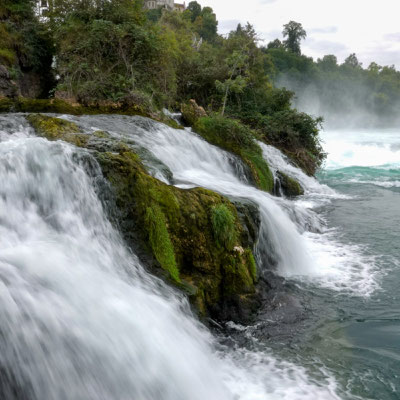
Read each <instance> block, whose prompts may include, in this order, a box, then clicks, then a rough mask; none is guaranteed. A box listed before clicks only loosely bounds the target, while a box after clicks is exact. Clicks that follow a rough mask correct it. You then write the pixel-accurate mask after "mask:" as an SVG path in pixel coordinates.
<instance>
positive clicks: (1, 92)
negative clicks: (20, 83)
mask: <svg viewBox="0 0 400 400" xmlns="http://www.w3.org/2000/svg"><path fill="white" fill-rule="evenodd" d="M17 94H18V88H17V86H16V85H15V83H14V82H13V81H12V80H11V77H10V74H9V72H8V69H7V68H6V67H5V66H4V65H1V64H0V98H1V97H15V96H17Z"/></svg>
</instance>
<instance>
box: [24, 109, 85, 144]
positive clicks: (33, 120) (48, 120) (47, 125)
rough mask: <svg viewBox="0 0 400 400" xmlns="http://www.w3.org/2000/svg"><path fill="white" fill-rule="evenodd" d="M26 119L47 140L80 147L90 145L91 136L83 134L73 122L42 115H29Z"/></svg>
mask: <svg viewBox="0 0 400 400" xmlns="http://www.w3.org/2000/svg"><path fill="white" fill-rule="evenodd" d="M26 119H27V120H28V121H29V122H30V124H31V125H32V126H33V128H34V129H35V130H36V132H37V133H38V134H39V135H40V136H43V137H45V138H46V139H49V140H64V141H66V142H69V143H73V144H74V145H75V146H79V147H85V146H86V145H87V143H88V140H89V136H88V135H84V134H81V133H80V129H79V127H78V126H77V125H76V124H75V123H73V122H70V121H67V120H65V119H61V118H55V117H49V116H46V115H42V114H29V115H28V116H27V117H26Z"/></svg>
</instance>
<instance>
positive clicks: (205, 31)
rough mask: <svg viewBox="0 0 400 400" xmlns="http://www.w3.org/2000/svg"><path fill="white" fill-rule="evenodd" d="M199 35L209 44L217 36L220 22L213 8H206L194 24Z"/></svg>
mask: <svg viewBox="0 0 400 400" xmlns="http://www.w3.org/2000/svg"><path fill="white" fill-rule="evenodd" d="M194 25H195V28H196V31H197V33H198V34H199V35H200V36H201V37H202V38H203V39H204V40H207V41H208V42H212V41H213V40H214V39H215V38H216V36H217V30H218V21H217V17H216V15H215V14H214V11H213V9H212V8H211V7H204V8H203V9H202V11H201V13H200V15H199V16H198V17H197V18H196V20H195V22H194Z"/></svg>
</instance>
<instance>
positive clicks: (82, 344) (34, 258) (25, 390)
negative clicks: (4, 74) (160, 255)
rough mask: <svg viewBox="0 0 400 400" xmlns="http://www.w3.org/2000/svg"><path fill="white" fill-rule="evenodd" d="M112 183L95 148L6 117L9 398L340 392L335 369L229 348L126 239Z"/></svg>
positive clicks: (0, 242)
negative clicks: (114, 218)
mask: <svg viewBox="0 0 400 400" xmlns="http://www.w3.org/2000/svg"><path fill="white" fill-rule="evenodd" d="M188 144H189V143H188ZM198 144H199V143H198V142H197V141H194V142H192V145H194V146H197V145H198ZM212 156H213V154H210V157H212ZM183 157H185V156H183ZM189 158H190V155H189ZM177 162H178V163H179V160H177ZM181 162H182V160H181ZM217 162H218V158H217ZM219 162H221V169H222V170H224V169H226V168H227V167H226V165H225V164H224V163H223V162H222V159H219ZM171 164H172V163H171ZM169 166H170V167H171V168H172V169H174V168H173V165H169ZM204 167H205V169H207V168H206V165H204ZM225 167H226V168H225ZM222 174H228V170H226V171H222ZM182 178H183V177H182ZM200 178H201V177H199V179H200ZM102 179H103V178H102V176H101V171H100V169H99V167H98V165H97V164H96V162H95V161H94V159H93V158H92V157H91V156H90V154H89V153H88V152H87V151H86V150H79V149H76V148H74V147H73V146H70V145H68V144H65V143H62V142H48V141H46V140H44V139H40V138H37V137H35V136H34V135H33V132H32V131H31V130H30V129H29V128H28V127H27V125H26V123H24V122H23V118H22V117H20V116H5V117H3V116H2V117H0V182H1V185H0V238H1V239H0V319H1V324H0V372H1V375H0V394H1V396H0V397H1V398H2V399H5V400H12V399H29V400H36V399H37V400H54V399H66V400H69V399H71V400H75V399H82V400H86V399H93V400H94V399H107V400H110V399H111V400H114V399H118V400H120V399H121V400H124V399H127V400H128V399H129V400H131V399H143V400H179V399H182V400H187V399H193V400H196V399H199V400H200V399H202V400H203V399H206V398H207V399H215V400H223V399H230V400H233V399H241V400H246V399H249V400H250V399H254V398H259V399H294V398H296V399H309V398H319V399H338V397H337V395H336V394H335V392H336V383H335V381H334V380H333V379H332V378H329V376H328V375H326V376H325V377H324V383H323V384H321V383H318V384H317V383H316V382H315V381H314V380H313V379H311V378H310V376H309V375H308V374H307V372H306V371H305V369H304V368H303V367H299V366H296V365H294V364H291V363H289V362H287V361H284V360H282V361H281V360H278V359H276V358H274V357H273V356H272V355H271V354H269V353H268V351H267V350H265V349H264V351H263V352H262V353H257V352H255V353H254V352H250V351H247V350H244V349H243V350H237V351H235V350H234V349H228V348H226V347H221V346H220V345H218V343H216V341H215V339H214V338H213V337H212V335H211V334H210V333H209V332H208V331H207V330H206V329H205V328H204V327H202V326H201V325H200V324H199V323H198V322H197V321H196V320H195V319H194V318H193V316H192V315H191V313H190V311H189V307H188V305H187V303H186V300H185V299H184V298H183V297H182V296H180V295H178V294H177V293H175V292H174V291H173V290H172V289H170V288H168V287H166V286H165V285H164V284H163V283H162V282H160V281H159V280H158V279H156V278H154V277H152V276H150V275H149V274H148V273H147V272H146V271H144V269H143V268H142V267H141V265H140V262H139V261H138V259H137V257H136V256H135V255H134V254H132V253H131V252H130V251H129V250H128V249H127V248H126V247H125V244H124V243H123V241H122V239H121V237H120V235H119V233H118V232H117V231H116V230H115V229H114V228H113V226H112V225H111V224H110V222H109V221H108V220H107V218H106V217H105V212H104V210H103V205H102V203H101V201H100V200H99V197H98V191H99V190H100V187H101V186H102V185H100V183H101V182H102ZM226 179H227V181H228V183H227V188H230V190H232V191H234V185H233V182H231V178H230V179H228V177H226ZM236 183H237V185H240V182H239V181H237V182H236ZM227 190H228V189H227ZM254 196H256V195H255V194H254ZM254 198H255V197H254ZM266 198H267V199H268V200H266V201H268V202H270V199H269V198H268V197H266ZM271 204H272V203H271ZM289 233H290V234H292V232H291V231H289Z"/></svg>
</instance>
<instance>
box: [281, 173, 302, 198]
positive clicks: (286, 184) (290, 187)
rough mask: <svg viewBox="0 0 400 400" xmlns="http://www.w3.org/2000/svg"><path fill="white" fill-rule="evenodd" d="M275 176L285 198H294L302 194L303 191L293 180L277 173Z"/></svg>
mask: <svg viewBox="0 0 400 400" xmlns="http://www.w3.org/2000/svg"><path fill="white" fill-rule="evenodd" d="M277 176H278V178H279V181H280V183H281V189H282V192H283V194H284V195H285V196H287V197H296V196H301V195H303V194H304V189H303V188H302V187H301V185H300V183H299V182H297V181H296V180H295V179H294V178H292V177H290V176H288V175H286V174H284V173H283V172H280V171H278V172H277Z"/></svg>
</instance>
